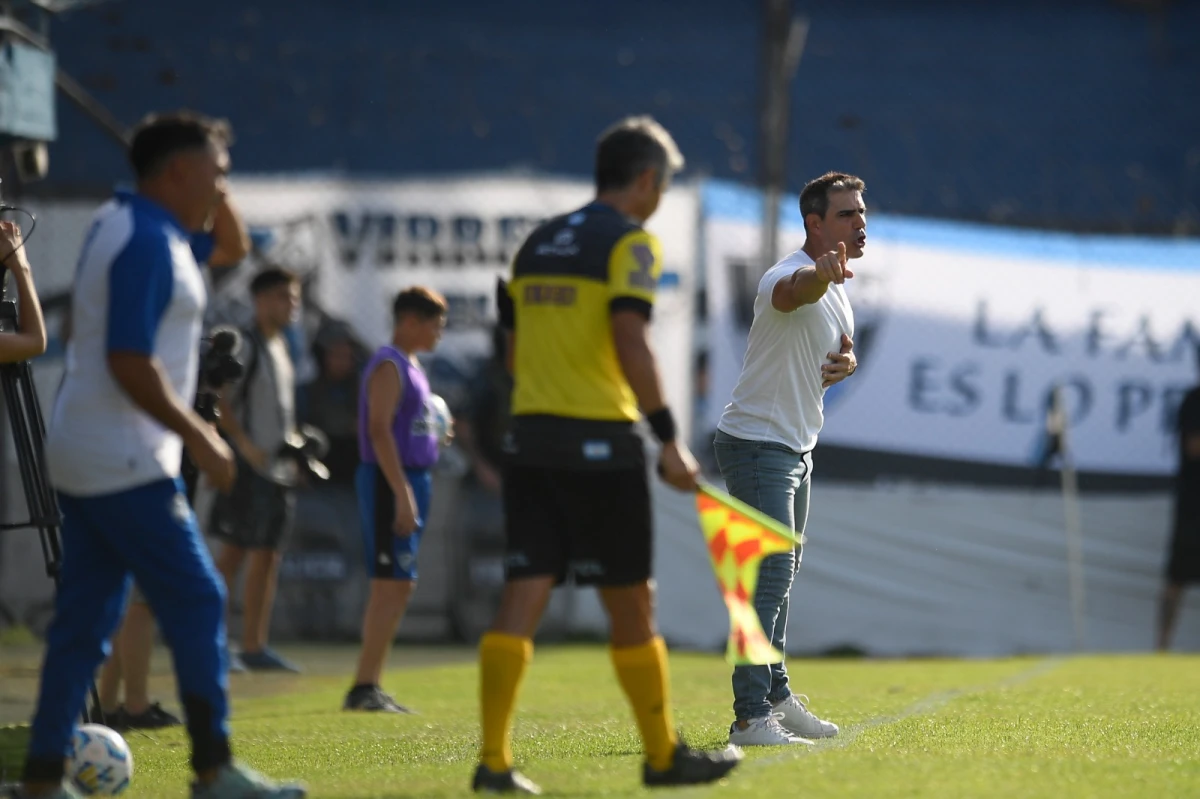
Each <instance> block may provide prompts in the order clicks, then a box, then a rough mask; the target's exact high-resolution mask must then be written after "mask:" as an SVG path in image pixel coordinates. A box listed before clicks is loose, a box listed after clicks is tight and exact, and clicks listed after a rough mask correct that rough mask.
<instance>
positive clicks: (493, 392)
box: [456, 325, 512, 496]
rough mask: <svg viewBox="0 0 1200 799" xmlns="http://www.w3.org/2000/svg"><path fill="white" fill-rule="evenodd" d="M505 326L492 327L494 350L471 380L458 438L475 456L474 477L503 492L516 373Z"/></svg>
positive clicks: (486, 487) (480, 483) (493, 491)
mask: <svg viewBox="0 0 1200 799" xmlns="http://www.w3.org/2000/svg"><path fill="white" fill-rule="evenodd" d="M507 349H508V341H507V337H506V334H505V332H504V328H502V327H500V326H499V325H497V326H496V327H495V328H494V329H493V330H492V354H491V357H490V358H488V359H487V361H485V362H484V363H483V365H482V366H480V368H479V371H478V373H476V375H475V377H474V379H473V380H472V381H471V386H470V397H469V400H468V403H469V404H468V407H467V409H466V412H465V413H464V414H462V416H461V418H460V419H459V420H458V423H457V425H456V427H457V431H456V432H457V434H458V441H459V443H460V444H461V445H462V447H463V449H465V450H466V452H467V456H468V457H469V458H470V460H471V472H470V479H471V482H472V483H474V485H477V486H479V487H480V488H482V489H484V490H485V491H487V492H488V493H490V494H494V495H497V496H498V495H499V494H500V468H501V464H502V463H503V459H504V437H505V435H506V434H507V433H508V424H509V421H510V420H511V418H512V402H511V399H512V375H510V374H509V372H508V364H507V363H506V356H507Z"/></svg>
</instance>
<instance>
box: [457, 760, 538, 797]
mask: <svg viewBox="0 0 1200 799" xmlns="http://www.w3.org/2000/svg"><path fill="white" fill-rule="evenodd" d="M471 790H472V791H474V792H475V793H528V794H533V795H534V796H538V795H539V794H541V792H542V789H541V788H539V787H538V785H537V783H536V782H534V781H533V780H531V779H529V778H528V777H526V776H525V775H524V774H522V773H521V772H519V771H517V770H516V769H509V770H508V771H501V772H500V773H496V772H495V771H492V770H491V769H489V768H488V767H487V766H485V765H483V764H482V763H480V764H479V768H477V769H475V779H473V780H471Z"/></svg>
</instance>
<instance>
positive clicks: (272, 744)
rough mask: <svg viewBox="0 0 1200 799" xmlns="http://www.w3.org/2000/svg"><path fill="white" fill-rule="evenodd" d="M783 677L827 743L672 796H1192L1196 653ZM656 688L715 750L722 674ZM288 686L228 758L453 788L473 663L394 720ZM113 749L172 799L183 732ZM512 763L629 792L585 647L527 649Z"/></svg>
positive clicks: (433, 671)
mask: <svg viewBox="0 0 1200 799" xmlns="http://www.w3.org/2000/svg"><path fill="white" fill-rule="evenodd" d="M790 670H791V673H792V675H793V683H794V687H796V688H798V689H799V690H802V691H804V692H806V693H808V694H809V695H810V696H811V697H812V700H813V709H814V710H815V711H816V712H817V713H818V714H819V715H821V716H823V717H826V718H830V719H832V720H835V721H837V722H838V723H839V724H840V725H841V727H842V735H841V736H840V737H839V738H837V739H834V740H832V741H827V742H823V743H821V744H820V745H818V746H817V747H815V748H812V749H808V748H805V749H801V750H796V749H787V750H780V749H771V750H762V749H758V750H750V751H748V754H747V758H746V762H745V763H743V764H742V765H741V766H740V767H739V769H738V770H736V771H734V772H733V774H732V776H731V778H730V779H729V780H728V782H727V783H725V784H721V785H716V786H706V787H701V788H694V789H688V790H686V791H683V792H673V793H670V794H669V795H676V796H679V795H684V796H689V797H690V796H699V795H710V796H714V797H717V796H734V795H745V796H751V795H754V796H766V795H771V793H778V795H781V796H798V795H802V796H804V797H824V796H831V797H839V799H841V798H843V797H880V796H887V797H909V796H911V797H918V796H919V797H931V796H936V797H990V796H995V797H1004V799H1012V797H1023V798H1024V797H1072V798H1074V797H1117V796H1140V797H1153V798H1154V799H1166V797H1185V796H1200V659H1197V658H1189V657H1153V656H1131V657H1091V658H1080V659H1066V660H1061V661H1047V660H1041V659H1033V658H1029V659H1009V660H1000V661H951V660H921V661H845V660H838V661H830V660H813V661H810V660H794V661H792V663H791V669H790ZM672 676H673V704H674V706H675V708H676V717H677V721H678V722H679V724H680V725H681V726H682V727H683V728H684V730H685V733H686V735H687V737H688V739H689V740H690V741H691V742H692V743H694V744H699V745H705V746H719V745H723V744H724V740H725V735H726V728H727V725H728V724H729V721H730V711H729V703H730V695H729V675H728V669H727V667H726V666H725V664H724V663H723V662H722V661H721V660H720V659H718V658H717V657H714V656H700V655H676V656H675V657H674V658H673V659H672ZM288 679H289V680H290V682H289V683H287V684H286V685H288V686H291V690H289V691H286V692H283V693H274V695H271V696H266V697H260V698H246V699H240V700H238V701H236V702H235V706H234V710H235V719H234V723H233V728H234V748H235V752H236V754H237V755H238V756H239V757H240V758H241V759H243V760H245V761H246V762H248V763H250V764H251V765H253V766H254V767H255V768H257V769H259V770H260V771H263V772H265V773H267V774H270V775H272V776H276V777H296V778H300V779H302V780H304V781H305V782H306V783H307V784H308V785H309V787H310V796H314V797H331V798H332V797H441V796H462V795H465V794H466V792H467V791H466V787H467V782H468V780H469V778H470V774H471V771H472V769H473V768H474V764H475V755H476V749H477V742H478V731H477V730H478V726H477V718H478V702H477V699H476V690H477V689H476V675H475V670H474V668H473V667H472V666H469V665H466V666H464V665H454V666H444V667H439V668H423V669H414V670H406V671H397V672H394V673H393V674H390V675H389V677H388V680H387V681H386V684H387V687H388V688H389V689H390V690H391V691H392V692H394V693H395V694H396V695H397V697H398V698H400V699H401V701H404V702H407V703H411V704H412V705H413V706H414V707H416V708H417V709H419V710H420V712H421V715H419V716H410V717H396V716H387V717H383V716H375V715H367V714H347V713H342V712H340V711H339V710H338V708H339V707H340V703H341V700H342V696H343V692H344V690H345V688H346V680H345V679H343V678H329V677H303V678H288ZM235 685H238V684H237V683H235ZM243 685H244V684H243ZM275 687H276V689H278V688H279V687H280V686H278V685H277V686H275ZM235 691H236V692H240V693H244V690H243V689H241V688H236V689H235ZM129 742H130V745H131V746H132V747H133V751H134V758H135V762H136V773H135V777H134V780H133V786H132V788H131V789H130V790H129V792H128V793H127V794H126V795H127V796H129V797H130V798H131V799H137V798H138V797H156V798H157V797H167V796H184V795H185V791H184V785H185V784H186V780H187V779H188V775H187V752H188V749H187V743H186V739H185V737H184V735H183V734H182V732H180V731H179V730H171V731H167V732H164V733H155V734H153V735H144V734H137V733H134V734H131V735H130V736H129ZM514 750H515V753H516V757H517V759H518V761H519V763H520V765H521V766H522V768H523V769H524V770H525V771H526V773H527V774H529V775H530V776H531V777H533V778H534V779H536V780H537V781H538V782H540V783H541V784H542V787H543V788H545V789H546V791H547V793H548V794H551V795H558V796H591V795H605V796H621V795H626V794H635V793H641V792H642V791H643V789H642V788H641V787H640V784H639V782H638V775H639V773H640V765H639V764H640V757H639V754H638V752H639V742H638V739H637V736H636V734H635V732H634V728H633V724H632V719H631V715H630V713H629V711H628V709H627V707H626V705H625V703H624V699H623V697H622V695H621V694H620V692H619V690H618V688H617V686H616V682H615V680H614V678H613V676H612V673H611V670H610V667H609V661H608V657H607V654H606V652H605V650H604V649H602V648H598V647H564V648H551V647H544V648H542V649H541V650H539V651H538V653H537V656H536V658H535V660H534V665H533V667H532V668H531V670H530V672H529V674H528V676H527V679H526V682H525V685H524V688H523V691H522V695H521V702H520V712H519V717H518V723H517V728H516V736H515V742H514ZM768 792H771V793H768Z"/></svg>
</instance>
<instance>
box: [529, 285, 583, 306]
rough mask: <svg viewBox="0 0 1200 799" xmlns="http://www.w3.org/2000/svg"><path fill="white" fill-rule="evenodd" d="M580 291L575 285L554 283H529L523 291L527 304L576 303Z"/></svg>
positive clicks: (560, 304) (559, 304)
mask: <svg viewBox="0 0 1200 799" xmlns="http://www.w3.org/2000/svg"><path fill="white" fill-rule="evenodd" d="M577 294H578V292H577V291H576V290H575V287H574V286H562V285H554V284H552V283H528V284H526V285H525V287H524V288H523V289H522V291H521V298H522V299H523V300H524V301H525V304H526V305H558V306H567V305H574V304H575V298H576V296H577Z"/></svg>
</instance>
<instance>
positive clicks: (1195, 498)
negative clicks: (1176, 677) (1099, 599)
mask: <svg viewBox="0 0 1200 799" xmlns="http://www.w3.org/2000/svg"><path fill="white" fill-rule="evenodd" d="M1196 367H1197V376H1198V377H1200V347H1197V348H1196ZM1178 419H1179V421H1178V424H1177V425H1176V429H1177V430H1178V431H1179V472H1178V473H1177V475H1176V478H1175V525H1174V528H1173V529H1172V532H1171V545H1170V549H1169V550H1168V556H1167V569H1166V575H1165V576H1166V580H1165V585H1164V586H1163V592H1162V598H1161V599H1160V600H1159V610H1158V648H1159V650H1166V649H1167V648H1168V647H1170V645H1171V636H1172V634H1173V633H1174V631H1175V621H1176V618H1177V617H1178V615H1179V603H1180V601H1181V600H1182V599H1183V590H1184V588H1186V587H1187V586H1189V585H1191V584H1193V583H1197V582H1200V385H1197V386H1196V387H1194V388H1193V389H1192V390H1191V391H1189V392H1188V393H1187V396H1185V397H1184V398H1183V403H1182V404H1181V405H1180V406H1179V417H1178Z"/></svg>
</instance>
